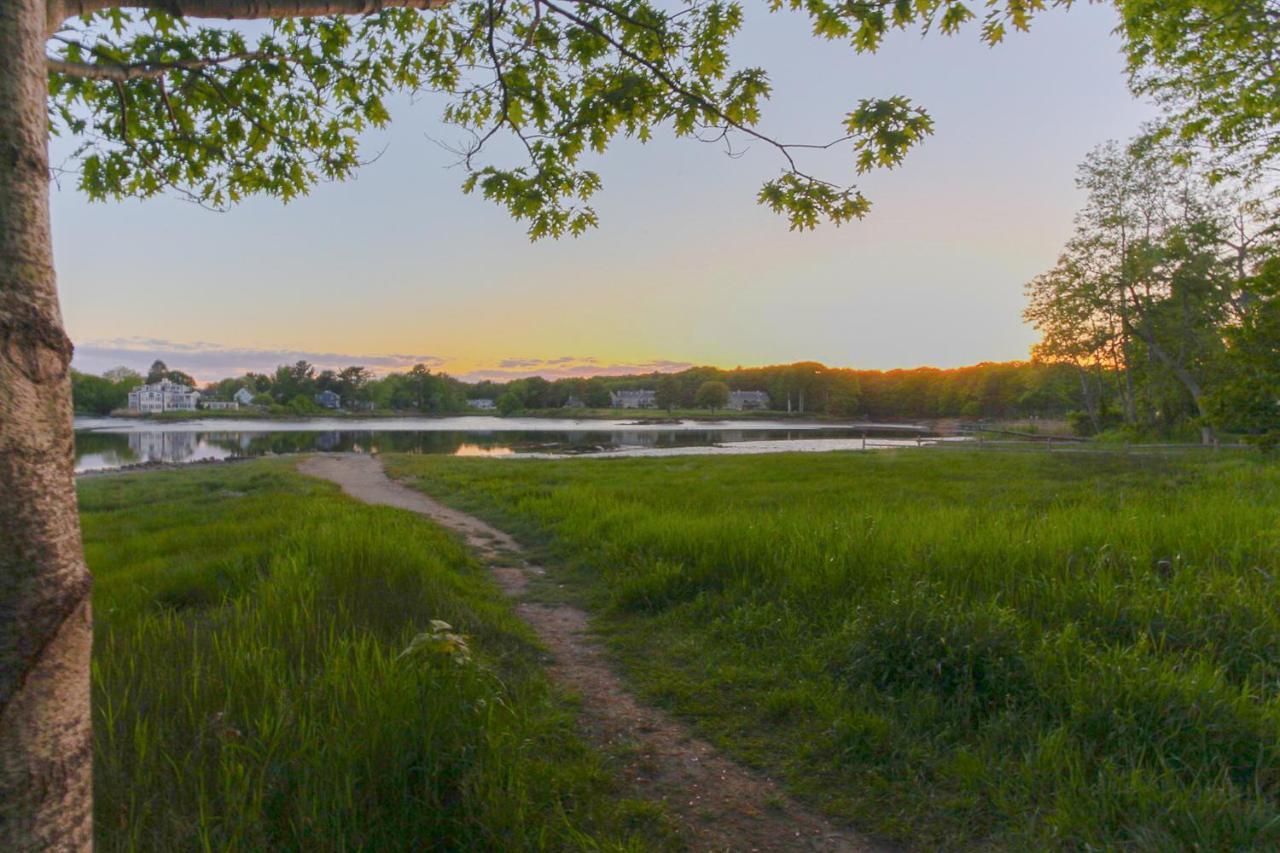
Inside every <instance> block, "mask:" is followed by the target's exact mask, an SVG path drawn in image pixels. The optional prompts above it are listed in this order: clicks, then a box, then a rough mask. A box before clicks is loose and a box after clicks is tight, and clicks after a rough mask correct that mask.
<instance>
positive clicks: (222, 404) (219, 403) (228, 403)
mask: <svg viewBox="0 0 1280 853" xmlns="http://www.w3.org/2000/svg"><path fill="white" fill-rule="evenodd" d="M200 407H201V408H202V409H238V408H240V404H239V403H237V402H236V401H235V400H205V401H204V402H203V403H201V404H200Z"/></svg>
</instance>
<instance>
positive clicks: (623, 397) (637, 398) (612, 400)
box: [609, 389, 658, 409]
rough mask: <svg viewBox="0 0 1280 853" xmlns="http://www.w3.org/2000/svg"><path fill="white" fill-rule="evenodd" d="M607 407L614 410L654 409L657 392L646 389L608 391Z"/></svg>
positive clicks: (656, 403)
mask: <svg viewBox="0 0 1280 853" xmlns="http://www.w3.org/2000/svg"><path fill="white" fill-rule="evenodd" d="M609 405H610V406H612V407H613V408H615V409H654V408H657V406H658V392H656V391H651V390H648V389H641V390H639V391H610V392H609Z"/></svg>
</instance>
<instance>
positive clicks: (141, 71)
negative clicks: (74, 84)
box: [45, 50, 290, 83]
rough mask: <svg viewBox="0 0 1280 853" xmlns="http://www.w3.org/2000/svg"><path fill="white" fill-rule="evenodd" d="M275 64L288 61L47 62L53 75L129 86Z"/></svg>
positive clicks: (249, 57)
mask: <svg viewBox="0 0 1280 853" xmlns="http://www.w3.org/2000/svg"><path fill="white" fill-rule="evenodd" d="M254 61H275V62H288V61H290V60H289V57H287V56H281V55H278V54H272V53H264V52H262V51H257V50H252V51H243V52H240V53H229V54H226V55H225V56H207V57H201V58H198V59H175V60H173V61H170V62H137V63H128V64H112V63H105V62H68V61H67V60H65V59H55V58H53V57H51V56H50V57H46V59H45V62H46V64H47V66H48V69H49V72H50V73H51V74H65V75H66V76H68V77H80V78H83V79H86V80H110V81H112V82H115V83H127V82H128V81H130V80H154V79H156V78H158V77H164V75H166V74H168V73H169V72H171V71H199V70H201V69H204V68H214V67H216V66H219V65H226V64H227V63H229V62H254Z"/></svg>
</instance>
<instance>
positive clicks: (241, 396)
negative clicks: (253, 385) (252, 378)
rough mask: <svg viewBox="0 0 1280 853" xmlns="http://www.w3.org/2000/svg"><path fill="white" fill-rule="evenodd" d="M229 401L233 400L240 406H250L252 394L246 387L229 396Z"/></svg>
mask: <svg viewBox="0 0 1280 853" xmlns="http://www.w3.org/2000/svg"><path fill="white" fill-rule="evenodd" d="M231 399H233V400H235V401H236V402H237V403H239V404H240V405H242V406H252V405H253V392H252V391H250V390H249V389H248V388H247V387H246V388H241V389H240V390H239V391H237V392H236V393H234V394H232V395H231Z"/></svg>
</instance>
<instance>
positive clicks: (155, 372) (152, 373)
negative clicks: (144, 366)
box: [147, 358, 169, 385]
mask: <svg viewBox="0 0 1280 853" xmlns="http://www.w3.org/2000/svg"><path fill="white" fill-rule="evenodd" d="M168 378H169V365H167V364H165V363H164V362H163V361H161V360H160V359H158V358H157V359H156V360H155V361H153V362H151V369H150V370H148V371H147V384H148V385H154V384H155V383H157V382H159V381H160V380H161V379H168Z"/></svg>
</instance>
